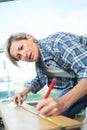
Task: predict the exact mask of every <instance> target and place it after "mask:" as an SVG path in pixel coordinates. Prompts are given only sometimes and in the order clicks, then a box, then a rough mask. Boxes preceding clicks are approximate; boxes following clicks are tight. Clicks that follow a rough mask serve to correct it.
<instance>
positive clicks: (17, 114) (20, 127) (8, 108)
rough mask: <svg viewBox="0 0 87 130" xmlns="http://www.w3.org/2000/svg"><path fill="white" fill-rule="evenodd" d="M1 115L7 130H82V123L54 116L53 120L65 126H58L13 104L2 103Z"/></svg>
mask: <svg viewBox="0 0 87 130" xmlns="http://www.w3.org/2000/svg"><path fill="white" fill-rule="evenodd" d="M0 113H1V116H2V119H3V122H4V125H5V130H65V129H67V130H68V129H69V130H71V129H72V130H80V127H81V126H82V122H80V121H77V120H74V119H70V118H67V117H64V116H52V117H50V118H51V119H52V120H55V121H57V122H58V123H59V124H62V125H63V126H64V128H65V129H64V128H63V127H60V126H57V125H55V124H53V123H51V122H49V121H47V120H45V119H43V118H41V117H39V116H38V115H35V114H33V113H32V112H29V111H27V110H25V109H23V108H22V107H17V106H16V105H14V103H13V102H2V101H0Z"/></svg>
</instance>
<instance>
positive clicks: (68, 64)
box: [29, 32, 87, 93]
mask: <svg viewBox="0 0 87 130" xmlns="http://www.w3.org/2000/svg"><path fill="white" fill-rule="evenodd" d="M38 45H39V48H40V52H41V54H42V59H43V61H44V63H45V64H46V65H48V66H50V65H52V66H56V67H58V68H61V69H63V70H65V71H66V72H68V73H69V74H71V75H75V78H74V79H73V78H64V77H57V84H56V86H55V87H54V88H55V89H66V88H72V87H74V86H75V85H76V84H77V83H78V82H79V81H80V80H81V79H82V78H84V77H87V37H84V36H78V35H74V34H71V33H64V32H58V33H55V34H52V35H50V36H48V37H47V38H44V39H42V40H39V41H38ZM36 73H37V77H36V78H35V79H33V80H32V81H31V83H29V85H30V86H32V87H33V90H32V92H33V93H36V92H38V91H39V90H40V89H41V88H43V87H44V85H45V84H47V85H49V83H50V81H51V80H52V78H54V77H47V76H46V75H45V74H44V69H43V67H42V60H41V59H40V60H38V61H37V62H36Z"/></svg>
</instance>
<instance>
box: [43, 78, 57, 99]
mask: <svg viewBox="0 0 87 130" xmlns="http://www.w3.org/2000/svg"><path fill="white" fill-rule="evenodd" d="M55 84H56V79H53V80H52V81H51V84H50V85H49V88H48V91H47V93H46V95H45V96H44V99H46V98H48V97H49V95H50V92H51V90H52V89H53V87H54V85H55Z"/></svg>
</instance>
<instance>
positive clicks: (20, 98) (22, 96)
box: [13, 92, 27, 105]
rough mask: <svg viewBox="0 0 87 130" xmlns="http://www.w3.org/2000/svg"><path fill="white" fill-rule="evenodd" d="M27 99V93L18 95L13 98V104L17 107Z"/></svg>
mask: <svg viewBox="0 0 87 130" xmlns="http://www.w3.org/2000/svg"><path fill="white" fill-rule="evenodd" d="M26 97H27V94H26V93H25V92H20V93H17V94H15V95H14V96H13V102H14V103H15V104H17V105H20V104H22V103H23V102H24V101H25V99H26Z"/></svg>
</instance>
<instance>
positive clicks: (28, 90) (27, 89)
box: [24, 86, 32, 95]
mask: <svg viewBox="0 0 87 130" xmlns="http://www.w3.org/2000/svg"><path fill="white" fill-rule="evenodd" d="M30 91H32V87H31V86H29V87H27V88H26V89H25V90H24V93H25V94H26V95H27V94H28V93H29V92H30Z"/></svg>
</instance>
